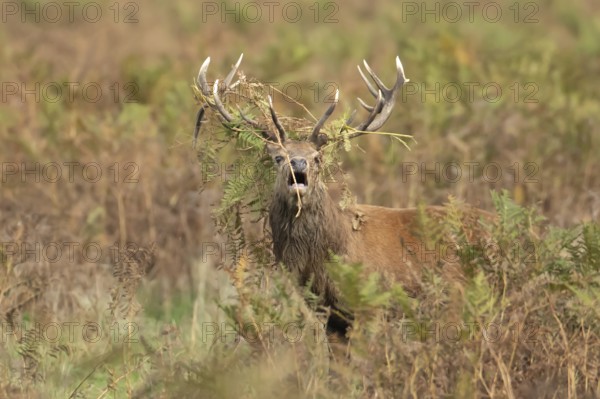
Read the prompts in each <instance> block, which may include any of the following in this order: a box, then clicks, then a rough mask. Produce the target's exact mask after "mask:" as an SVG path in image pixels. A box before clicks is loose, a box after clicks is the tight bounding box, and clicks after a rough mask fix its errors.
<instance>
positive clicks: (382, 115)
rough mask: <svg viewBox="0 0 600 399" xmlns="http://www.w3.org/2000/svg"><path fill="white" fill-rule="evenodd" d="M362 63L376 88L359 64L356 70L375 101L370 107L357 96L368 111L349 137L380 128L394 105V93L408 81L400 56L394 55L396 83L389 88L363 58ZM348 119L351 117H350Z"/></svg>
mask: <svg viewBox="0 0 600 399" xmlns="http://www.w3.org/2000/svg"><path fill="white" fill-rule="evenodd" d="M363 64H364V66H365V69H366V70H367V73H368V74H369V76H370V77H371V79H373V81H374V82H375V85H376V86H377V88H375V87H373V85H372V84H371V82H369V79H367V77H366V76H365V74H364V73H363V71H362V69H360V66H358V72H359V73H360V76H361V77H362V79H363V81H364V82H365V83H366V84H367V88H368V89H369V92H371V94H372V95H373V97H375V98H376V100H377V101H376V102H375V105H374V106H372V107H371V106H369V105H367V104H366V103H365V102H364V101H363V100H362V99H360V98H358V102H359V103H360V105H362V107H363V108H365V109H366V110H367V111H369V116H368V117H367V119H366V120H365V121H364V122H362V123H361V124H359V125H358V126H357V127H356V128H355V129H356V130H358V131H357V132H356V133H352V134H350V135H349V136H348V138H349V139H352V138H354V137H358V136H361V135H363V134H365V132H374V131H376V130H378V129H379V128H381V126H383V124H384V123H385V122H386V121H387V120H388V119H389V117H390V114H391V113H392V108H393V107H394V103H395V101H396V93H397V92H398V89H399V88H400V87H402V86H403V85H404V83H406V82H408V81H409V79H407V78H406V76H405V75H404V67H403V66H402V62H401V61H400V57H398V56H396V72H397V78H396V83H395V84H394V86H393V87H392V88H391V89H388V88H387V86H386V85H385V84H383V82H382V81H381V79H379V77H378V76H377V75H375V73H374V72H373V70H372V69H371V67H370V66H369V64H367V61H365V60H363ZM350 119H352V117H351V118H350Z"/></svg>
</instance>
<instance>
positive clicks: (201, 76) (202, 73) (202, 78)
mask: <svg viewBox="0 0 600 399" xmlns="http://www.w3.org/2000/svg"><path fill="white" fill-rule="evenodd" d="M209 64H210V57H206V59H205V60H204V62H203V63H202V66H201V67H200V70H199V71H198V79H197V80H198V83H199V84H200V90H201V91H202V94H204V95H205V96H210V88H209V86H208V82H207V81H206V70H207V69H208V65H209Z"/></svg>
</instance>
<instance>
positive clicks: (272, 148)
mask: <svg viewBox="0 0 600 399" xmlns="http://www.w3.org/2000/svg"><path fill="white" fill-rule="evenodd" d="M265 148H266V150H267V153H268V154H269V155H271V156H273V155H275V153H277V152H278V151H279V150H280V149H281V147H280V146H279V145H278V144H274V143H270V142H267V143H266V144H265Z"/></svg>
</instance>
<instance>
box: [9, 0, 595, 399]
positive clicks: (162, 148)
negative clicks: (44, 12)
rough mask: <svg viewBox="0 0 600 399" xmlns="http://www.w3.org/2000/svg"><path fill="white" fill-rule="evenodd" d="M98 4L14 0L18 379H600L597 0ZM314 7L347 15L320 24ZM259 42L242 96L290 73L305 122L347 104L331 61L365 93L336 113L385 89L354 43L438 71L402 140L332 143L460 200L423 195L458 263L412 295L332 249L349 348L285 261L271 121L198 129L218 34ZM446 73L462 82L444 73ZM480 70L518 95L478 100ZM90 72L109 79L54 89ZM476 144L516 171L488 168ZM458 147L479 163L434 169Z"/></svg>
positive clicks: (407, 185)
mask: <svg viewBox="0 0 600 399" xmlns="http://www.w3.org/2000/svg"><path fill="white" fill-rule="evenodd" d="M8 3H11V2H8ZM8 3H7V4H8ZM13 3H14V4H17V5H19V6H22V5H23V4H27V5H28V6H29V7H34V6H35V4H41V3H38V2H35V1H27V2H13ZM11 4H12V3H11ZM56 4H62V2H56ZM97 4H98V5H100V7H102V8H103V10H104V12H105V13H104V16H105V18H102V19H100V20H99V21H98V22H97V23H89V21H87V20H85V19H83V18H81V17H80V16H78V15H79V14H76V15H75V17H74V18H75V20H74V21H59V22H57V23H54V22H48V21H44V20H43V18H42V21H36V20H35V18H34V17H33V16H32V15H33V14H31V15H29V16H25V17H24V19H22V18H20V16H18V15H17V17H16V18H15V17H13V16H11V15H9V14H8V13H4V14H3V15H2V18H4V19H6V21H4V20H3V24H2V26H1V27H0V47H1V48H2V51H1V52H0V62H1V64H2V75H3V77H2V79H3V82H2V93H1V95H2V98H1V100H2V101H1V102H0V142H1V143H2V146H0V157H1V159H2V169H1V173H2V175H1V181H0V244H1V245H0V293H1V295H0V323H1V324H0V327H1V328H0V337H1V338H0V339H1V340H2V343H1V345H0V397H7V398H19V397H22V398H47V397H57V398H63V397H73V398H103V397H114V398H135V397H139V398H141V397H143V398H146V397H150V398H170V397H190V398H192V397H193V398H195V397H218V398H229V397H236V398H238V397H239V398H264V397H290V398H291V397H299V398H300V397H302V398H304V397H318V398H321V397H381V398H392V397H393V398H396V397H398V398H404V397H406V398H423V397H456V398H466V397H477V398H479V397H489V398H529V397H536V398H582V397H583V398H586V397H589V398H593V397H598V396H600V322H599V320H600V318H599V316H600V315H599V314H598V313H599V309H600V225H599V224H598V212H599V209H600V203H599V202H598V201H599V200H598V192H600V186H599V185H600V180H599V177H598V175H597V174H596V173H594V172H595V171H596V170H598V169H599V168H600V158H598V156H597V154H598V153H599V149H600V145H599V144H600V143H599V137H600V132H599V131H598V130H599V128H598V126H600V121H599V120H598V115H600V99H599V98H598V93H597V90H596V87H597V81H598V76H600V63H599V62H598V60H599V59H600V57H598V55H600V44H599V43H598V41H597V40H596V38H597V37H598V35H600V32H599V26H600V25H598V20H597V17H593V16H594V15H595V13H597V11H598V6H597V5H595V4H591V3H589V2H585V1H583V0H582V1H580V2H575V3H574V4H571V5H568V6H567V5H564V6H563V5H561V4H560V3H557V2H550V1H539V2H532V3H527V4H533V5H535V6H536V7H537V8H536V7H533V10H534V11H535V15H530V14H531V13H528V14H527V13H526V12H528V11H531V9H532V8H531V7H530V8H525V5H526V4H522V6H523V7H521V8H519V10H520V12H521V14H519V15H520V17H521V19H524V18H525V17H526V16H527V17H528V18H530V19H531V18H534V19H537V20H538V22H537V23H515V21H514V20H513V18H512V17H513V16H515V15H516V14H514V13H513V12H514V8H513V9H511V8H509V7H510V6H511V5H513V4H512V3H510V4H508V3H507V4H504V3H498V4H500V6H501V7H503V10H504V11H505V14H504V15H505V16H506V18H504V19H502V20H501V21H499V22H498V23H489V21H486V20H485V18H482V17H481V16H479V15H476V16H475V18H474V21H472V22H466V21H462V22H461V23H451V22H449V21H444V20H443V19H442V20H441V21H439V22H435V21H434V23H432V22H431V21H429V22H428V23H425V22H423V21H422V19H420V18H413V17H410V15H408V14H406V12H405V11H406V9H403V8H402V7H394V6H392V4H391V3H390V4H388V3H387V2H381V4H379V5H378V6H376V7H372V8H371V7H368V8H365V7H366V6H365V4H364V2H361V1H358V0H355V1H354V0H352V1H348V2H345V3H344V6H342V4H341V3H340V4H339V5H338V8H337V10H338V11H336V12H337V14H335V15H332V14H330V13H331V8H328V6H327V4H330V3H322V2H321V3H314V2H311V1H299V2H297V4H299V5H300V6H301V7H303V9H304V10H305V11H306V12H305V14H304V18H303V19H302V20H300V21H299V22H298V23H296V24H290V23H289V21H286V20H284V19H282V18H281V17H280V16H279V17H276V18H275V20H274V21H273V22H270V23H250V22H248V20H247V19H246V20H244V18H241V19H240V20H241V22H240V20H236V19H235V18H233V17H232V18H221V16H218V17H214V18H208V17H207V14H206V13H205V11H206V10H205V9H203V8H202V7H199V6H198V4H195V2H189V3H178V4H170V3H167V2H162V1H159V0H152V1H148V2H145V3H139V4H137V3H135V4H137V7H138V8H137V11H136V8H135V7H133V8H125V5H124V4H122V5H121V6H122V8H121V9H120V11H121V14H118V15H119V19H116V15H117V14H114V11H115V9H114V5H113V3H112V2H109V1H98V2H97ZM128 4H129V3H128ZM131 4H134V3H131ZM135 4H134V5H135ZM240 4H241V3H240ZM244 4H246V3H244ZM331 4H334V3H331ZM440 4H445V3H444V2H442V3H440ZM417 5H418V4H417ZM316 6H319V7H321V8H320V10H321V14H319V15H321V17H323V18H325V17H330V18H334V19H336V20H337V22H336V23H333V24H326V23H316V22H315V21H314V18H312V17H313V16H314V14H311V13H310V12H311V11H314V7H316ZM110 7H113V8H110ZM232 7H233V5H232ZM309 7H313V8H309ZM5 10H6V9H4V8H3V12H4V11H5ZM309 10H310V11H309ZM333 10H334V11H335V10H336V8H335V7H334V8H333ZM536 10H537V11H536ZM203 12H204V13H203ZM132 13H133V14H132ZM65 15H68V14H65ZM308 16H311V17H310V18H309V17H308ZM133 17H137V22H135V23H132V24H128V23H122V22H123V21H124V20H125V19H130V18H133ZM242 17H243V16H242ZM365 18H366V19H365ZM594 18H595V19H594ZM365 20H369V21H371V20H377V21H378V23H377V24H374V23H365ZM198 21H202V23H199V22H198ZM117 22H118V23H117ZM317 22H319V21H317ZM320 22H322V21H320ZM517 22H518V21H517ZM357 27H360V28H358V29H357ZM73 29H75V30H76V32H78V35H73ZM301 31H304V32H309V33H306V34H304V33H299V32H301ZM305 35H307V36H308V37H306V36H305ZM124 38H127V40H125V39H124ZM382 38H386V40H382ZM373 41H378V42H379V43H380V46H379V47H377V48H376V49H375V48H373V47H372V44H371V43H372V42H373ZM42 42H43V43H45V44H46V45H45V46H40V43H42ZM310 43H321V44H322V45H320V46H311V45H310ZM241 52H244V53H245V54H246V56H245V57H246V58H245V61H244V63H245V65H247V66H245V69H244V70H243V72H244V73H245V74H246V75H247V81H246V84H247V85H248V86H247V87H248V88H250V89H249V90H250V91H249V92H245V94H244V95H248V93H249V94H250V95H248V97H249V98H251V99H253V101H256V105H258V107H259V108H260V109H262V110H265V103H264V99H265V96H264V94H265V92H264V91H265V90H267V88H265V87H263V86H261V85H260V84H258V82H266V81H269V82H273V81H275V83H272V84H273V86H274V87H275V88H276V89H277V90H274V91H271V92H272V93H274V94H275V97H274V103H275V104H276V107H277V108H278V111H279V110H280V109H281V113H282V114H284V115H292V116H293V117H289V118H285V119H284V122H285V124H286V127H288V128H289V129H290V131H292V132H295V133H297V134H304V133H306V131H305V130H303V129H305V127H306V126H308V125H310V124H312V123H313V122H312V120H313V119H314V118H313V117H312V115H313V114H314V115H320V114H321V113H322V111H323V110H324V109H325V108H326V107H327V105H328V98H329V97H330V95H331V93H332V91H331V87H330V86H327V83H331V82H332V81H335V82H336V85H338V86H339V88H340V92H341V93H342V94H343V95H342V96H341V98H342V99H346V98H347V99H348V101H347V102H345V103H344V101H345V100H343V101H341V103H340V105H339V106H338V110H337V111H336V114H335V115H334V116H333V117H332V119H336V120H337V121H334V124H333V125H334V126H337V127H338V129H335V128H332V132H333V131H334V130H335V131H337V132H339V130H340V129H339V127H341V125H342V123H343V121H344V120H345V116H347V114H348V111H349V110H351V109H352V108H353V107H354V106H355V105H356V103H355V102H351V101H354V100H353V99H354V97H356V96H363V97H364V95H365V90H364V88H363V87H362V82H360V81H358V80H357V79H356V69H355V64H356V63H358V62H359V61H360V60H361V59H363V58H365V59H367V60H368V61H369V63H370V65H372V66H377V68H375V69H377V70H378V71H379V70H381V71H382V72H381V74H382V75H383V76H382V79H383V80H384V81H386V82H387V81H390V77H391V72H390V73H387V74H386V69H385V68H386V66H387V65H389V63H390V62H391V60H393V57H394V56H396V55H398V54H399V55H400V56H401V57H402V61H403V63H404V66H405V69H406V73H407V76H408V77H409V78H411V81H412V82H414V83H415V84H416V85H415V86H410V88H409V89H408V91H405V92H404V96H403V97H402V98H401V99H399V100H398V101H399V104H398V105H397V109H396V110H395V111H394V114H393V116H392V118H391V119H390V120H389V122H388V123H387V124H386V125H385V130H386V131H387V132H395V133H402V135H399V136H397V138H400V139H401V140H396V139H394V138H390V137H388V136H384V135H379V136H374V135H373V136H371V137H367V138H361V139H360V140H359V141H357V143H352V144H350V143H349V142H347V141H344V139H343V137H341V138H340V141H339V145H338V146H337V147H335V151H333V150H334V149H333V148H332V151H331V152H329V153H327V157H326V158H327V159H326V163H327V165H329V168H330V170H331V179H330V180H331V185H330V186H331V191H332V192H333V193H334V194H335V195H337V196H338V197H339V201H340V202H341V203H348V202H349V201H354V200H355V196H356V197H358V199H359V202H362V203H371V204H378V205H385V206H393V207H408V206H418V207H422V206H424V205H432V204H434V205H444V206H446V207H447V209H448V215H447V217H446V218H445V219H444V220H443V221H442V222H440V221H437V220H436V221H433V220H430V219H429V218H428V217H427V215H426V213H425V212H423V213H422V215H421V216H420V218H419V223H418V226H416V228H417V229H418V230H419V232H420V234H421V236H422V238H423V241H422V246H421V247H420V248H417V249H415V250H416V251H420V253H419V254H418V255H419V256H422V257H423V259H426V260H427V261H428V262H431V261H432V260H433V262H434V263H435V262H436V261H438V260H439V261H444V264H446V265H447V264H451V265H454V266H457V267H459V268H461V270H463V271H464V279H463V280H462V281H460V282H456V281H455V282H450V281H448V280H446V279H444V278H443V275H444V270H443V268H442V267H438V268H435V267H434V268H431V269H430V270H429V272H428V273H425V274H424V275H423V276H422V278H421V280H420V282H419V285H420V289H419V291H418V294H417V295H416V296H409V295H408V294H407V293H406V291H405V290H404V289H403V287H401V286H399V285H395V284H390V283H389V281H388V279H387V278H386V276H384V275H377V274H371V275H365V273H364V272H363V269H362V267H361V265H353V264H350V265H346V264H342V263H341V262H332V264H331V265H328V271H329V273H330V274H331V276H332V277H333V278H334V280H335V282H336V284H337V286H338V289H339V290H340V292H341V293H342V295H343V296H344V298H345V300H346V302H347V304H348V305H349V306H351V307H352V308H353V309H354V310H355V321H354V324H353V330H352V332H351V334H350V338H349V343H348V345H344V344H343V343H339V342H333V341H332V339H331V338H328V337H327V335H326V334H325V331H324V329H323V322H324V320H325V319H326V317H327V312H326V310H324V309H321V308H319V307H318V306H316V303H317V298H314V297H313V296H312V295H311V293H310V292H309V291H308V290H305V289H302V288H300V287H298V286H297V285H296V284H295V281H294V278H293V276H291V275H290V274H289V273H288V272H286V271H285V269H283V268H280V267H278V266H274V265H273V258H272V254H271V250H270V248H271V242H270V238H269V232H268V230H265V227H264V226H265V219H264V217H265V215H266V209H267V208H266V207H267V204H268V201H269V198H270V192H271V187H272V183H273V182H272V178H273V176H272V172H271V170H272V165H271V164H270V162H271V161H270V160H269V159H268V158H267V157H265V154H264V152H263V151H262V146H263V143H262V142H261V141H260V140H257V138H256V135H254V134H251V132H242V134H237V133H239V132H236V135H235V137H234V135H233V131H232V130H231V129H224V128H222V126H221V125H220V124H219V123H218V122H217V120H215V119H212V120H210V124H209V127H208V130H206V131H203V133H202V135H201V137H200V141H199V143H200V145H199V146H198V150H196V151H194V150H192V132H193V119H194V115H195V112H196V110H197V105H198V104H197V101H194V99H193V94H195V95H196V96H197V95H198V92H197V90H196V91H194V89H193V88H192V89H190V86H191V85H192V79H193V77H194V74H195V71H197V68H198V67H199V65H200V62H201V60H202V59H204V58H205V57H206V56H209V55H210V56H212V58H213V65H211V73H212V71H213V70H214V71H215V72H214V73H215V76H217V75H218V73H223V72H225V71H228V70H229V68H230V67H231V63H232V62H233V61H234V60H235V58H236V57H237V55H239V54H240V53H241ZM213 68H214V69H213ZM307 76H309V78H307ZM313 77H314V80H315V81H318V82H315V81H311V79H313ZM321 77H322V79H321ZM69 82H71V83H69ZM73 82H76V83H77V84H78V86H75V85H73ZM289 82H293V83H295V84H297V85H298V87H300V88H301V89H302V91H301V93H300V95H298V96H293V95H292V94H293V92H290V91H287V92H286V91H285V90H283V88H284V85H285V84H286V83H289ZM337 82H339V83H337ZM435 82H437V83H439V84H440V87H445V85H446V86H447V85H448V84H452V87H455V85H458V87H461V88H462V89H463V90H462V92H461V93H462V94H461V96H460V97H459V98H458V99H457V100H456V101H454V100H452V101H451V100H449V98H448V96H447V95H449V93H450V92H448V91H443V90H440V91H439V93H438V94H439V95H434V94H429V95H427V94H423V93H424V89H425V88H426V89H429V90H430V93H431V90H434V91H435V87H436V86H435V84H434V83H435ZM469 82H477V83H478V84H479V85H480V86H483V85H485V84H489V83H490V82H494V83H495V84H497V85H498V86H499V87H501V88H502V89H503V93H504V95H503V96H502V97H501V98H499V99H498V101H489V99H487V100H486V99H485V98H483V97H482V96H481V95H479V94H480V93H479V92H478V91H477V92H476V93H475V96H474V97H473V96H469V95H468V93H469V90H468V88H469V87H472V86H469V85H468V83H469ZM92 83H95V84H98V85H99V87H101V89H102V91H101V93H102V96H101V97H100V98H99V99H98V100H97V101H91V100H90V98H89V97H86V96H87V95H88V94H89V93H88V92H85V93H84V92H83V91H81V90H79V89H75V92H74V95H73V96H70V95H67V91H64V90H63V91H62V92H60V93H62V94H60V93H59V94H57V92H56V91H55V88H56V86H55V85H56V84H58V85H59V86H60V87H62V88H63V89H64V88H65V87H69V86H68V85H71V86H70V87H73V88H76V87H83V86H85V85H86V84H87V85H90V84H92ZM316 83H319V85H317V86H315V84H316ZM595 83H596V84H595ZM36 84H38V85H39V86H36ZM515 84H516V86H515ZM423 85H425V86H423ZM192 86H193V85H192ZM338 86H336V87H338ZM38 87H39V89H38ZM448 87H449V86H448ZM516 89H518V90H516ZM14 90H16V92H15V91H14ZM253 90H255V91H256V92H254V91H253ZM414 90H417V91H416V92H415V91H414ZM26 93H29V94H26ZM36 93H37V94H36ZM253 93H254V94H257V95H256V96H253ZM410 93H413V94H410ZM477 93H479V94H477ZM285 95H287V96H288V97H286V96H285ZM290 97H294V98H290ZM533 100H535V101H533ZM300 104H302V105H303V106H300ZM229 106H231V107H232V108H231V109H232V112H233V111H235V110H236V108H235V106H234V104H233V103H232V104H230V105H229ZM304 106H305V107H306V108H304ZM245 110H247V111H248V112H250V113H252V112H256V109H255V108H254V109H245ZM255 116H256V114H255ZM309 120H310V121H309ZM336 124H337V125H336ZM332 134H333V133H332ZM406 134H410V135H412V136H413V137H414V139H415V140H411V139H409V138H407V137H405V136H404V135H406ZM355 144H356V145H355ZM405 145H407V146H408V147H410V151H408V150H407V149H406V147H405ZM476 163H477V165H496V166H497V167H499V168H500V171H501V172H502V173H503V174H502V175H501V176H500V177H498V178H496V177H495V176H492V175H490V174H486V173H487V172H489V170H487V171H486V170H485V169H484V168H482V167H475V169H473V174H472V175H468V176H467V174H466V173H467V171H470V169H468V167H467V166H468V165H475V164H476ZM449 164H452V165H455V164H458V165H461V166H462V167H463V169H462V172H463V175H462V178H460V177H459V178H456V176H448V175H446V174H439V173H438V175H436V176H433V177H434V178H431V175H430V177H428V175H427V174H425V176H423V175H422V174H421V173H422V172H423V170H425V171H427V170H434V171H436V170H437V169H435V168H436V166H435V165H441V166H439V168H440V169H439V170H440V171H442V172H444V173H446V171H447V169H445V166H447V165H449ZM414 168H416V169H414ZM415 171H416V173H415ZM59 172H60V176H59V175H58V174H57V173H59ZM463 203H471V204H473V205H476V206H478V207H481V208H483V209H486V210H488V211H491V212H495V213H496V214H497V216H498V220H497V223H495V224H487V223H482V225H481V228H482V229H484V230H486V231H487V232H488V233H489V239H488V240H486V241H482V242H472V241H470V240H467V238H466V237H465V234H464V231H463V229H462V225H461V222H460V220H461V215H460V213H461V206H462V204H463ZM448 237H451V238H452V240H453V242H455V243H456V245H453V246H451V247H448V246H447V245H446V244H444V242H445V240H446V239H447V238H448ZM440 264H441V262H440Z"/></svg>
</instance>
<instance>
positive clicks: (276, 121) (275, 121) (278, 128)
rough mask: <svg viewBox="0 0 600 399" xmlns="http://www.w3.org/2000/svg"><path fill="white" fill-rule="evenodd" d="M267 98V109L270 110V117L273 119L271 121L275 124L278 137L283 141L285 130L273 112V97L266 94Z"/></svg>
mask: <svg viewBox="0 0 600 399" xmlns="http://www.w3.org/2000/svg"><path fill="white" fill-rule="evenodd" d="M268 98H269V110H270V111H271V119H273V123H274V124H275V127H276V128H277V131H278V132H279V139H280V140H281V142H282V143H283V142H284V141H285V130H284V129H283V126H281V123H279V119H277V114H276V113H275V109H274V108H273V99H272V98H271V96H268Z"/></svg>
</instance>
